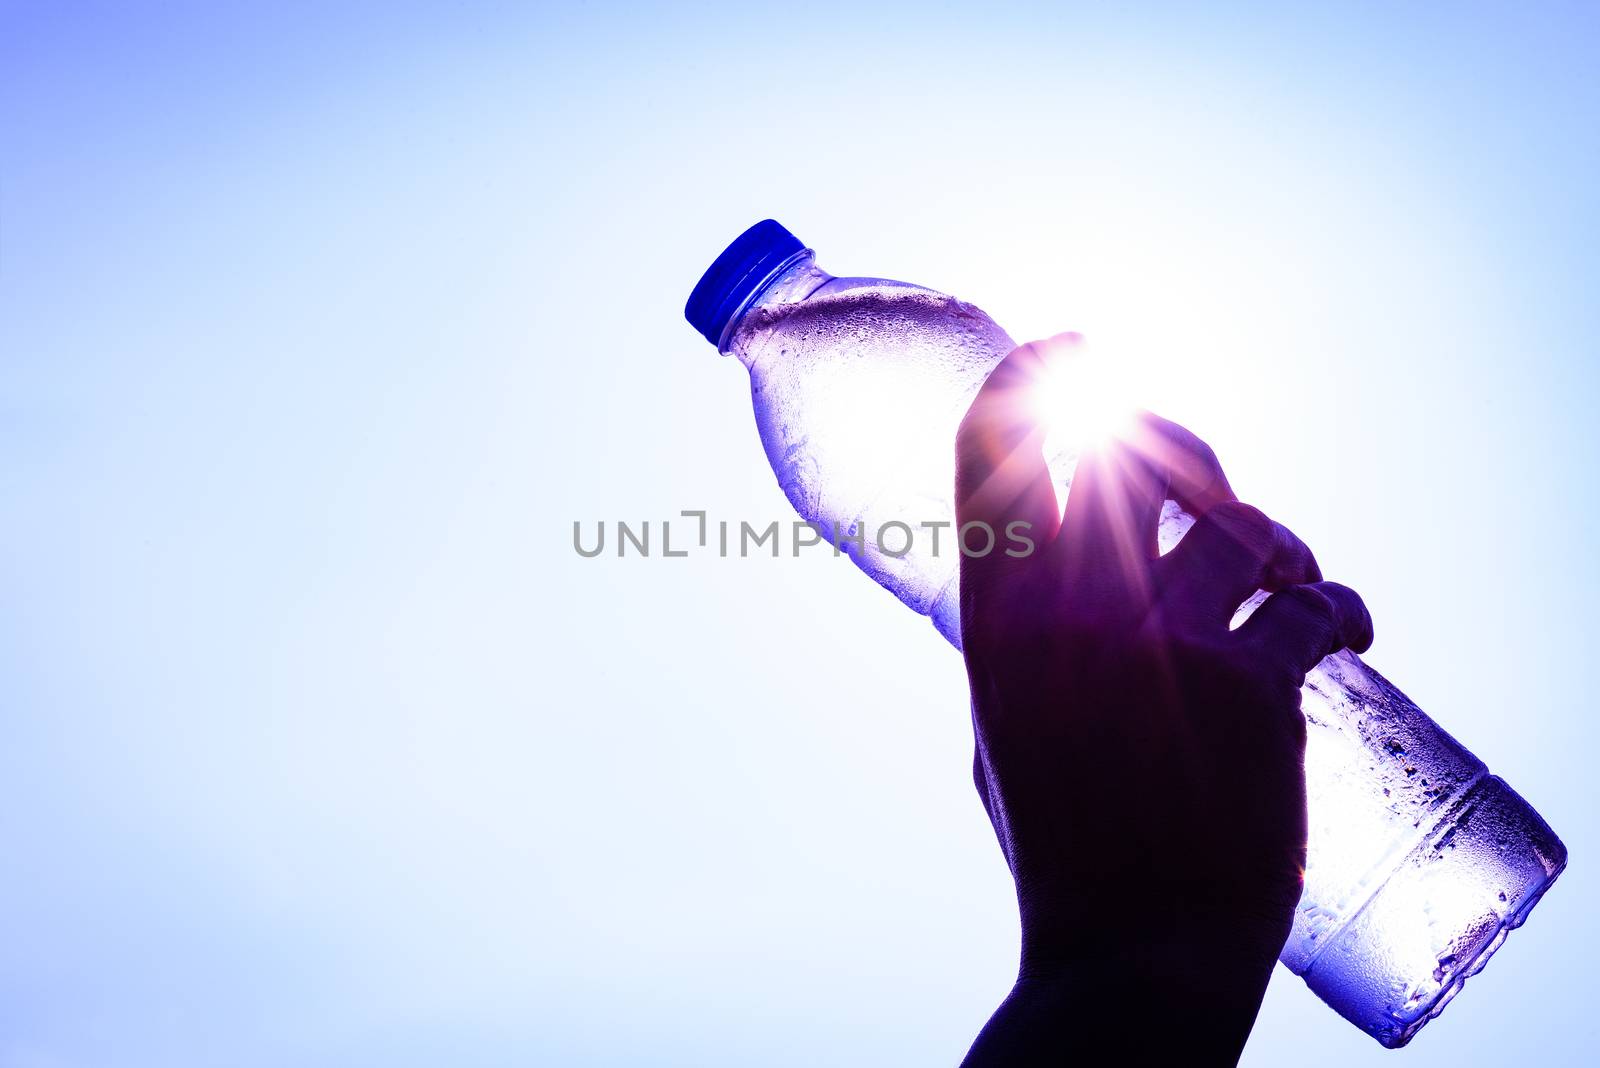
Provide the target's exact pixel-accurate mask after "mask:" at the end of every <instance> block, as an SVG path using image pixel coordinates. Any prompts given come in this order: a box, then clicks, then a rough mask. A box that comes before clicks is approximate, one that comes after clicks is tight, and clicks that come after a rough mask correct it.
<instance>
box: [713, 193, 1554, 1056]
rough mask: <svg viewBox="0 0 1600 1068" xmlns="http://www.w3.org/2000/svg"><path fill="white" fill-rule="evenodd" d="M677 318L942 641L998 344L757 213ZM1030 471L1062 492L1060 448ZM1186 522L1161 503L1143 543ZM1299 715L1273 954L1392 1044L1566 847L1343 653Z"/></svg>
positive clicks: (1549, 875) (837, 538) (779, 462)
mask: <svg viewBox="0 0 1600 1068" xmlns="http://www.w3.org/2000/svg"><path fill="white" fill-rule="evenodd" d="M685 315H686V317H687V318H688V319H689V321H690V323H691V324H692V325H694V327H695V328H696V329H697V330H699V331H700V333H701V334H702V335H703V336H705V338H706V339H707V340H708V341H710V342H711V343H712V344H713V345H715V346H716V347H717V349H718V351H720V352H722V353H725V354H729V355H733V356H735V357H737V358H738V359H739V361H740V362H741V363H743V364H744V365H745V367H746V368H747V369H748V371H749V373H750V382H751V396H752V400H753V402H754V407H755V415H756V425H757V427H758V429H759V431H760V435H761V443H762V446H763V447H764V448H765V450H766V454H767V460H768V461H769V462H770V464H771V465H772V470H773V472H774V473H775V474H776V475H777V477H778V482H779V484H780V485H781V486H782V487H783V491H784V493H785V495H786V496H787V497H788V498H789V501H790V503H791V504H792V505H793V506H794V508H795V510H796V511H797V512H798V513H799V514H800V515H801V517H802V518H804V519H806V520H808V521H810V522H812V523H813V524H815V525H816V526H817V527H818V529H819V530H820V531H822V532H823V533H824V534H825V535H826V536H828V537H829V538H830V540H832V541H834V542H835V543H836V544H838V545H839V546H840V547H841V548H842V549H843V550H844V551H845V552H846V553H847V554H848V555H849V556H850V557H851V559H852V560H853V561H854V562H855V563H856V564H857V565H858V566H859V567H860V568H861V570H863V571H865V572H866V573H867V574H868V575H870V576H871V577H872V578H873V579H874V580H875V581H877V582H878V583H879V584H880V585H882V586H883V587H885V588H886V589H888V590H889V591H890V592H892V593H893V594H894V595H895V596H896V597H898V598H900V600H901V601H903V602H904V603H905V604H906V605H907V606H909V607H910V608H912V609H913V610H915V611H916V612H918V613H921V614H922V615H926V616H928V617H930V619H931V620H932V622H933V624H934V626H935V627H936V628H937V629H938V631H939V633H940V634H942V635H944V637H945V638H946V639H947V640H948V641H950V642H951V643H952V644H953V645H955V646H957V647H958V648H959V647H960V643H961V629H960V608H959V606H960V596H959V591H958V581H959V579H958V573H959V566H958V564H959V550H958V547H957V545H956V543H955V540H954V539H955V536H956V532H955V528H954V518H955V507H954V503H953V486H954V475H955V471H954V442H955V435H956V429H957V427H958V425H959V424H960V421H961V418H962V416H963V415H964V414H965V413H966V410H967V408H968V407H969V405H970V404H971V402H972V398H973V396H974V394H975V393H976V392H977V390H978V388H979V386H981V385H982V383H983V381H984V379H985V378H986V377H987V376H988V374H989V372H990V370H992V369H993V367H994V366H995V364H996V363H998V362H999V361H1000V359H1001V358H1003V357H1004V356H1005V354H1006V353H1007V352H1009V351H1010V350H1011V349H1012V348H1013V347H1014V344H1013V342H1012V340H1011V338H1010V337H1008V336H1007V335H1006V332H1005V331H1004V330H1002V329H1001V328H1000V327H999V326H997V325H996V324H995V323H994V321H993V320H991V319H990V318H989V317H988V316H987V315H986V314H984V312H983V311H982V310H980V309H979V308H977V307H976V306H974V305H972V304H968V303H966V302H964V301H961V300H957V299H956V298H954V297H950V296H946V295H945V294H943V293H937V292H934V291H933V290H930V289H926V288H924V287H922V286H917V285H911V284H909V283H906V282H896V281H892V280H890V279H884V278H836V277H834V276H832V275H830V274H828V273H827V272H826V271H823V270H822V269H821V268H819V267H818V266H817V264H816V258H815V255H814V254H813V253H812V251H811V250H810V249H808V248H806V247H805V246H804V245H803V244H802V243H801V242H800V241H799V240H798V239H797V238H795V237H794V236H793V235H792V234H790V233H789V231H788V230H786V229H784V228H783V227H782V226H780V225H779V224H778V223H776V222H774V221H773V220H770V219H769V220H766V221H764V222H761V223H757V224H756V225H755V226H753V227H751V228H750V229H749V230H747V231H745V233H743V234H742V235H740V236H739V238H737V239H736V240H735V241H734V242H733V244H731V245H729V246H728V248H727V249H726V250H725V251H724V252H723V254H722V255H721V256H719V257H718V258H717V260H716V261H715V262H714V263H713V264H712V266H711V267H710V268H709V269H708V270H707V271H706V273H705V275H704V277H702V279H701V280H700V283H699V285H697V286H696V287H695V290H694V292H693V294H691V296H690V298H689V302H688V305H687V307H686V308H685ZM1050 466H1051V470H1052V472H1055V473H1056V474H1057V477H1058V481H1059V483H1060V484H1059V486H1058V490H1057V492H1058V494H1059V495H1060V496H1061V499H1063V500H1064V499H1065V491H1066V489H1067V486H1068V485H1069V484H1070V471H1071V466H1072V457H1071V455H1070V454H1064V453H1063V454H1055V455H1052V456H1051V457H1050ZM1191 522H1192V520H1191V519H1190V517H1189V516H1187V515H1185V514H1184V513H1183V512H1182V511H1181V510H1180V509H1178V507H1177V506H1176V505H1175V504H1172V503H1170V502H1169V503H1168V505H1167V507H1166V509H1165V511H1164V512H1163V515H1162V523H1161V548H1162V551H1166V550H1168V549H1170V548H1171V546H1172V545H1173V544H1175V543H1176V542H1177V540H1178V539H1179V538H1181V537H1182V535H1183V533H1184V531H1186V530H1187V529H1188V527H1189V525H1190V523H1191ZM893 524H900V525H901V526H902V527H903V528H904V529H905V530H909V531H911V532H912V536H911V537H910V538H901V539H899V540H897V541H896V542H895V543H894V545H893V546H892V548H891V547H886V546H884V545H882V544H880V541H879V539H878V538H877V537H876V536H875V534H876V533H877V532H879V531H882V530H884V529H885V528H886V526H889V525H893ZM940 524H943V525H942V526H941V525H940ZM895 529H897V530H899V529H901V528H900V527H896V528H895ZM941 536H942V540H941ZM908 545H909V551H902V550H903V549H904V548H905V547H906V546H908ZM935 546H937V547H938V551H937V552H935V551H934V547H935ZM1260 600H1261V595H1257V597H1255V598H1252V599H1251V600H1250V601H1248V602H1246V603H1245V604H1244V605H1243V606H1241V608H1240V618H1243V617H1244V616H1245V615H1247V614H1248V613H1249V612H1250V611H1253V609H1254V607H1255V606H1256V605H1257V604H1259V603H1260ZM1302 708H1303V710H1304V713H1305V717H1306V723H1307V739H1306V793H1307V809H1308V815H1309V827H1310V831H1309V839H1308V843H1307V845H1308V854H1309V858H1308V862H1307V866H1306V874H1305V885H1304V890H1303V892H1302V894H1301V899H1300V903H1299V906H1298V908H1297V910H1296V913H1295V919H1294V927H1293V930H1292V931H1291V933H1290V935H1289V938H1288V941H1287V942H1286V943H1285V945H1284V948H1283V951H1282V953H1281V954H1280V958H1279V959H1280V960H1282V962H1283V963H1284V964H1285V965H1286V966H1287V967H1288V968H1289V969H1290V970H1292V971H1293V972H1295V973H1296V974H1297V975H1300V976H1301V977H1302V978H1304V979H1305V981H1306V984H1307V985H1308V986H1309V987H1310V988H1311V989H1312V990H1313V991H1314V992H1316V994H1317V995H1318V996H1319V997H1320V998H1322V1000H1323V1001H1325V1002H1327V1003H1328V1004H1329V1005H1330V1006H1332V1007H1333V1008H1334V1009H1335V1010H1337V1011H1338V1012H1339V1014H1340V1015H1342V1016H1343V1017H1344V1018H1345V1019H1347V1020H1349V1021H1350V1022H1351V1023H1353V1024H1355V1025H1356V1026H1358V1027H1360V1028H1361V1029H1362V1030H1364V1031H1366V1032H1367V1033H1368V1034H1370V1035H1372V1036H1373V1037H1374V1038H1375V1039H1377V1040H1378V1041H1379V1042H1380V1043H1382V1044H1383V1045H1385V1046H1389V1047H1397V1046H1403V1045H1405V1044H1406V1043H1407V1042H1408V1041H1410V1040H1411V1038H1412V1037H1413V1036H1414V1035H1415V1034H1416V1033H1417V1031H1418V1030H1420V1029H1421V1028H1422V1027H1423V1026H1424V1025H1425V1024H1426V1023H1427V1022H1428V1021H1429V1020H1431V1019H1433V1018H1434V1017H1436V1016H1438V1015H1439V1013H1440V1012H1441V1011H1442V1010H1443V1009H1444V1007H1445V1005H1446V1004H1448V1003H1449V1001H1450V1000H1451V999H1452V998H1453V997H1455V995H1456V993H1457V992H1458V991H1459V990H1460V989H1461V987H1462V984H1463V983H1464V982H1465V981H1466V980H1467V979H1468V978H1469V977H1470V976H1472V975H1474V974H1476V973H1477V972H1478V971H1479V970H1480V969H1481V968H1482V967H1483V966H1484V965H1485V964H1486V963H1487V962H1488V960H1489V958H1490V956H1492V955H1493V954H1494V952H1495V951H1496V950H1497V949H1499V947H1500V945H1501V943H1503V942H1504V941H1505V939H1506V936H1507V934H1509V933H1510V932H1511V931H1512V930H1514V929H1515V928H1516V927H1518V926H1520V925H1521V924H1522V922H1523V921H1524V920H1525V919H1526V918H1527V916H1528V913H1529V912H1530V911H1531V910H1532V908H1533V907H1534V905H1535V904H1537V903H1538V901H1539V898H1540V896H1541V895H1543V894H1544V892H1545V891H1546V890H1547V889H1548V888H1549V887H1550V885H1551V883H1553V882H1554V881H1555V879H1556V877H1557V876H1558V875H1559V874H1560V872H1561V870H1562V869H1563V867H1564V866H1565V865H1566V859H1567V854H1566V847H1565V846H1564V845H1562V843H1561V840H1560V839H1559V838H1557V837H1556V835H1555V834H1554V833H1553V832H1552V831H1551V829H1550V827H1549V826H1548V825H1547V824H1546V823H1545V822H1544V820H1543V819H1541V818H1540V816H1539V814H1538V813H1537V812H1535V811H1534V810H1533V808H1532V807H1531V806H1530V805H1529V804H1528V803H1527V802H1526V801H1524V800H1523V799H1522V798H1521V797H1520V796H1519V795H1518V794H1517V793H1516V792H1515V791H1514V790H1512V789H1511V787H1509V786H1508V785H1506V783H1505V782H1504V781H1503V780H1502V779H1500V778H1499V777H1498V776H1495V775H1491V774H1489V772H1488V769H1487V768H1485V766H1484V764H1483V762H1482V761H1480V760H1479V759H1478V758H1477V757H1475V756H1473V755H1472V754H1471V753H1470V752H1468V751H1467V749H1466V748H1465V747H1463V746H1462V745H1461V744H1460V743H1459V742H1457V741H1456V740H1455V739H1454V738H1452V737H1451V736H1450V735H1449V734H1447V733H1446V732H1445V731H1444V730H1443V729H1441V728H1440V727H1439V726H1438V725H1437V724H1435V723H1434V722H1433V721H1432V720H1431V719H1429V718H1428V716H1427V715H1426V714H1425V713H1424V712H1423V711H1422V710H1421V709H1419V708H1418V707H1417V706H1416V705H1415V704H1414V703H1412V701H1411V700H1410V699H1409V698H1407V697H1406V696H1405V695H1404V694H1403V693H1401V692H1400V691H1399V690H1398V689H1396V688H1395V687H1394V686H1393V685H1392V684H1391V683H1389V682H1388V680H1386V679H1384V678H1383V676H1381V675H1379V674H1378V673H1377V672H1376V671H1373V670H1372V669H1371V668H1369V667H1367V666H1366V665H1365V664H1363V663H1362V662H1361V660H1360V659H1359V658H1358V657H1356V656H1355V655H1354V654H1353V653H1350V652H1348V651H1344V652H1340V653H1336V654H1334V655H1333V656H1330V657H1328V658H1326V659H1325V660H1323V661H1322V663H1321V664H1319V665H1318V666H1317V667H1315V668H1314V669H1313V670H1312V671H1311V672H1310V673H1309V674H1308V676H1307V678H1306V682H1305V686H1304V689H1303V691H1302Z"/></svg>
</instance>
